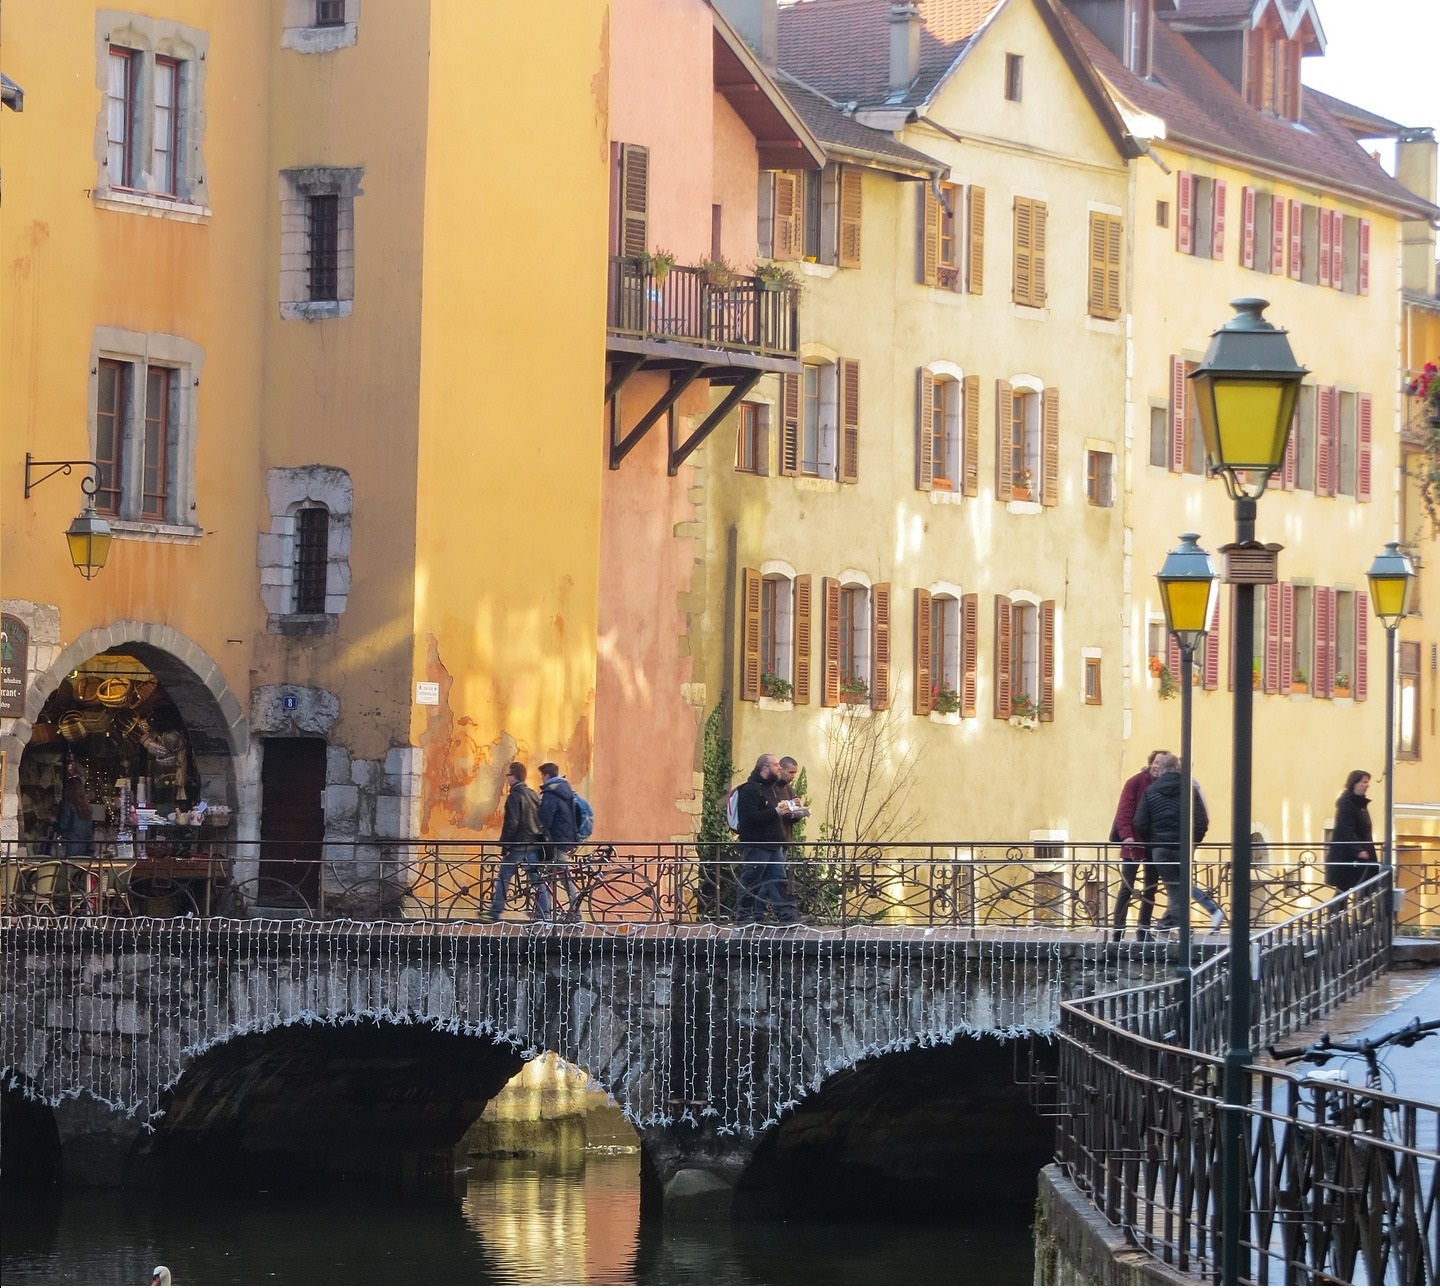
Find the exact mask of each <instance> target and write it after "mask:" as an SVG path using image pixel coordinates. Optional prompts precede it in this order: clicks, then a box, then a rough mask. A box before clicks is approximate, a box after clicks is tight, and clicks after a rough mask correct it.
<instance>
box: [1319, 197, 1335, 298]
mask: <svg viewBox="0 0 1440 1288" xmlns="http://www.w3.org/2000/svg"><path fill="white" fill-rule="evenodd" d="M1331 240H1332V239H1331V235H1330V211H1328V210H1326V209H1324V208H1323V207H1322V208H1321V210H1320V276H1319V280H1318V282H1317V283H1316V285H1318V286H1329V285H1330V245H1331Z"/></svg>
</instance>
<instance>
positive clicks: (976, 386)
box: [960, 376, 980, 496]
mask: <svg viewBox="0 0 1440 1288" xmlns="http://www.w3.org/2000/svg"><path fill="white" fill-rule="evenodd" d="M961 388H962V389H963V390H964V394H965V406H964V408H963V409H962V414H963V416H964V417H965V443H964V451H965V459H964V460H963V461H961V462H960V477H961V478H962V479H963V480H964V482H963V485H962V490H963V492H964V494H965V495H966V496H979V495H980V377H979V376H966V377H965V379H964V381H963V382H962V384H961Z"/></svg>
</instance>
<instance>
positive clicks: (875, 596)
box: [870, 581, 890, 711]
mask: <svg viewBox="0 0 1440 1288" xmlns="http://www.w3.org/2000/svg"><path fill="white" fill-rule="evenodd" d="M870 658H871V666H870V707H871V709H872V710H874V711H885V710H887V709H888V708H889V706H890V583H889V582H888V581H882V582H877V583H876V584H875V585H873V586H871V587H870Z"/></svg>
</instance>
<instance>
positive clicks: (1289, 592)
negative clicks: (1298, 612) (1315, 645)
mask: <svg viewBox="0 0 1440 1288" xmlns="http://www.w3.org/2000/svg"><path fill="white" fill-rule="evenodd" d="M1311 602H1312V604H1313V602H1314V601H1313V600H1312V601H1311ZM1312 666H1313V660H1312ZM1294 680H1295V587H1294V585H1292V584H1291V583H1290V582H1288V581H1284V582H1281V583H1280V692H1281V693H1289V692H1290V685H1291V684H1292V683H1293V682H1294Z"/></svg>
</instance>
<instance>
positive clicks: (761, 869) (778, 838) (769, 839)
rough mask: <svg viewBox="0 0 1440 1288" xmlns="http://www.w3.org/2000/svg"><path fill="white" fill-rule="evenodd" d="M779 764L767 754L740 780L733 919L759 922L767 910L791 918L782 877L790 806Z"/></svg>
mask: <svg viewBox="0 0 1440 1288" xmlns="http://www.w3.org/2000/svg"><path fill="white" fill-rule="evenodd" d="M785 786H786V783H785V782H784V780H783V778H782V776H781V774H780V765H779V762H778V761H777V760H776V759H775V757H774V756H773V755H771V754H770V753H769V752H766V753H765V754H764V755H763V756H761V757H760V759H759V760H757V761H756V762H755V768H754V769H753V770H752V771H751V773H750V777H749V778H747V779H746V780H745V781H744V782H743V783H741V784H740V794H739V796H738V797H737V799H736V813H737V814H738V815H739V818H738V820H737V821H738V822H739V824H740V830H739V834H740V882H739V885H740V888H739V891H738V893H737V897H736V900H735V920H736V921H739V922H747V921H758V920H760V917H761V916H762V915H763V914H764V911H765V909H766V908H769V909H771V910H772V911H773V912H774V913H775V920H776V921H778V922H780V923H781V924H782V925H788V924H789V923H791V922H793V921H794V920H795V903H794V901H793V900H792V899H791V898H790V895H789V883H788V882H787V881H786V880H785V842H786V841H787V840H788V839H789V834H788V833H787V831H786V827H785V822H786V815H787V814H788V813H789V812H790V810H791V808H792V806H791V805H790V802H789V801H788V800H786V799H784V788H785Z"/></svg>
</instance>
